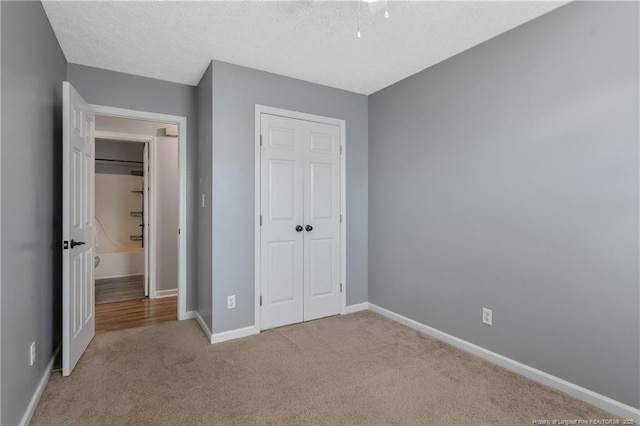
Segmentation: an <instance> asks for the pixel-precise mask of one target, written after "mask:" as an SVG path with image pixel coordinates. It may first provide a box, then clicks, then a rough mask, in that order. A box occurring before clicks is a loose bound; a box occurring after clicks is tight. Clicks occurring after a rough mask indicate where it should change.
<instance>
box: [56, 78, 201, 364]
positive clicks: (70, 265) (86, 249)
mask: <svg viewBox="0 0 640 426" xmlns="http://www.w3.org/2000/svg"><path fill="white" fill-rule="evenodd" d="M62 100H63V102H62V103H63V108H62V240H63V241H62V249H63V251H62V253H63V254H62V374H63V376H68V375H70V374H71V372H72V371H73V369H74V367H75V366H76V364H77V362H78V360H79V359H80V357H81V356H82V354H83V353H84V351H85V350H86V348H87V346H88V345H89V343H90V342H91V340H92V339H93V337H94V336H95V332H96V327H95V325H96V316H97V315H96V305H95V279H94V278H95V261H96V259H95V236H96V232H97V231H96V220H95V213H94V208H95V205H94V197H95V185H94V184H95V173H94V168H95V121H96V115H99V116H105V117H111V118H121V119H130V120H139V121H142V122H158V123H164V124H166V125H168V126H167V127H171V126H173V129H172V130H173V132H174V133H175V132H176V131H177V170H178V171H177V179H178V197H177V198H178V203H179V204H178V205H179V207H178V220H177V227H175V225H173V226H169V227H168V232H170V233H172V234H173V235H174V237H175V238H177V240H178V253H177V255H175V256H174V257H175V258H177V283H176V282H175V280H174V285H175V286H176V289H175V290H172V291H173V292H177V300H176V301H174V302H173V305H174V307H173V308H172V312H171V315H172V317H173V318H175V317H176V316H177V319H179V320H182V319H187V318H189V314H188V313H187V311H186V281H187V270H186V247H187V235H188V232H187V226H186V225H187V220H186V217H187V188H186V182H187V161H186V154H187V119H186V117H181V116H172V115H165V114H156V113H151V112H143V111H135V110H128V109H123V108H114V107H107V106H100V105H90V104H88V103H87V102H86V101H85V100H84V99H83V98H82V96H81V95H80V94H79V93H78V92H77V91H76V90H75V89H74V88H73V86H72V85H71V84H70V83H69V82H66V81H65V82H63V83H62ZM134 133H135V132H134ZM125 140H126V138H125ZM174 157H175V154H174ZM153 220H154V219H153V217H152V218H151V220H150V223H151V224H152V225H153V223H154V222H153ZM150 282H153V280H151V281H150ZM149 294H150V295H151V294H152V293H151V287H149ZM160 300H166V299H160ZM106 305H107V304H103V305H98V306H106Z"/></svg>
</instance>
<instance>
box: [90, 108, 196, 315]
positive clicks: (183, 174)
mask: <svg viewBox="0 0 640 426" xmlns="http://www.w3.org/2000/svg"><path fill="white" fill-rule="evenodd" d="M89 106H90V107H91V108H92V109H93V111H94V113H95V114H96V115H104V116H109V117H117V118H129V119H134V120H142V121H154V122H161V123H167V124H170V125H176V126H178V200H179V203H178V204H179V206H178V230H177V231H178V315H177V316H178V320H186V319H190V318H192V317H191V316H189V315H188V314H187V242H188V241H187V238H188V237H187V236H188V229H187V117H184V116H180V115H168V114H160V113H155V112H148V111H138V110H133V109H126V108H117V107H110V106H105V105H95V104H89ZM152 226H154V224H153V222H152Z"/></svg>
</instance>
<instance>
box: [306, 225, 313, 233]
mask: <svg viewBox="0 0 640 426" xmlns="http://www.w3.org/2000/svg"><path fill="white" fill-rule="evenodd" d="M304 229H306V231H307V232H311V231H313V226H311V225H307V226H306V227H305V228H304Z"/></svg>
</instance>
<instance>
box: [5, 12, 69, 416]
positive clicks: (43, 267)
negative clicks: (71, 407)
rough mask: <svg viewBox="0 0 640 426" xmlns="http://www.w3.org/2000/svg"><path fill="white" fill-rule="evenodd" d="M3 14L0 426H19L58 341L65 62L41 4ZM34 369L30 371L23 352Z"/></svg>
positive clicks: (31, 368)
mask: <svg viewBox="0 0 640 426" xmlns="http://www.w3.org/2000/svg"><path fill="white" fill-rule="evenodd" d="M0 8H1V9H2V25H1V27H2V46H1V49H0V50H1V52H2V53H1V54H2V72H1V74H2V81H1V83H0V84H1V86H2V89H1V90H2V123H1V126H0V127H1V129H2V130H1V131H2V165H1V167H0V169H1V171H2V179H1V182H2V215H1V216H2V224H1V227H2V245H1V250H2V262H3V268H2V276H1V279H2V309H1V312H2V319H1V323H2V332H1V335H2V342H1V345H2V366H1V369H2V419H1V423H2V424H17V423H18V422H19V421H20V419H21V418H22V416H23V415H24V413H25V411H26V408H27V404H28V403H29V401H30V400H31V397H32V396H33V393H34V391H35V390H36V387H37V385H38V382H39V381H40V379H41V378H42V375H43V374H44V372H45V369H46V367H47V364H48V362H49V360H50V359H51V356H52V355H53V352H54V350H55V348H56V347H57V346H58V344H59V343H60V340H61V331H62V326H61V310H60V308H61V279H62V272H61V269H60V266H61V251H60V248H58V247H55V243H56V242H57V241H60V238H61V233H62V229H61V224H62V219H61V216H60V212H61V185H62V183H61V177H62V170H61V152H62V148H61V136H62V129H61V118H62V108H61V105H62V81H63V80H64V78H65V73H66V61H65V58H64V56H63V54H62V51H61V50H60V47H59V45H58V43H57V41H56V38H55V35H54V34H53V31H52V30H51V27H50V25H49V21H48V20H47V17H46V16H45V13H44V11H43V9H42V4H41V3H40V2H4V1H3V2H1V3H0ZM32 341H35V342H36V352H37V353H36V355H37V359H36V362H35V364H34V366H33V367H30V366H29V356H28V354H29V345H30V344H31V342H32Z"/></svg>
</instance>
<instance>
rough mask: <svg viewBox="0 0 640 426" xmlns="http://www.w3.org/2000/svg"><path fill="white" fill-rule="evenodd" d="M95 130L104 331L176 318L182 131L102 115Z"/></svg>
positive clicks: (99, 324)
mask: <svg viewBox="0 0 640 426" xmlns="http://www.w3.org/2000/svg"><path fill="white" fill-rule="evenodd" d="M95 128H96V130H95V139H96V142H95V147H96V151H95V210H94V211H95V223H96V241H95V249H96V257H95V262H96V269H95V303H96V332H97V333H100V332H103V331H113V330H119V329H124V328H132V327H138V326H142V325H149V324H155V323H157V322H161V321H167V320H175V319H177V295H178V233H177V232H176V230H177V229H178V211H179V203H178V187H179V185H178V140H177V135H178V132H177V128H176V127H175V126H172V125H169V124H167V123H163V122H155V121H141V120H133V119H129V118H121V117H110V116H103V115H100V114H97V115H96V118H95ZM156 170H161V171H162V173H161V174H158V173H156ZM160 299H162V300H160Z"/></svg>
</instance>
